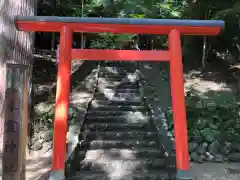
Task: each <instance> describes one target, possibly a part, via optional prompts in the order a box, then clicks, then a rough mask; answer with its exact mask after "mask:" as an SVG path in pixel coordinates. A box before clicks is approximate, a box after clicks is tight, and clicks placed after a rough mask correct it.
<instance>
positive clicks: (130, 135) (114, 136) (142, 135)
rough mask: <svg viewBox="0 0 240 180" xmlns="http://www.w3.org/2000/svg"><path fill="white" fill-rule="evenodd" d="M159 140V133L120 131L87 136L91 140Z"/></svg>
mask: <svg viewBox="0 0 240 180" xmlns="http://www.w3.org/2000/svg"><path fill="white" fill-rule="evenodd" d="M156 138H157V132H151V131H149V132H147V131H146V132H141V131H135V132H134V131H130V132H126V131H123V132H121V131H119V132H107V131H105V132H89V133H87V134H86V139H87V140H89V141H91V140H122V139H128V140H133V139H135V140H139V141H141V140H151V139H154V140H155V139H156Z"/></svg>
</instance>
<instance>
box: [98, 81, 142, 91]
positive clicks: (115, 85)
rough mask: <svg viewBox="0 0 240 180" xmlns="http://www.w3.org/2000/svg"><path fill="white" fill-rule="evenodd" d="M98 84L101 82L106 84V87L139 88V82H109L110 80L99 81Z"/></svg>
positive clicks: (103, 84) (102, 84)
mask: <svg viewBox="0 0 240 180" xmlns="http://www.w3.org/2000/svg"><path fill="white" fill-rule="evenodd" d="M98 84H101V86H104V87H105V88H110V89H114V88H122V89H139V84H137V83H134V84H132V83H119V82H117V83H109V82H98Z"/></svg>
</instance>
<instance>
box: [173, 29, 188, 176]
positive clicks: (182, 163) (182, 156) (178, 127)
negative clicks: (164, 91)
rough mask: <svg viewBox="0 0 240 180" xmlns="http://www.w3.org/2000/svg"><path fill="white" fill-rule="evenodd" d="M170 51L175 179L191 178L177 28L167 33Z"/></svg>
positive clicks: (180, 51)
mask: <svg viewBox="0 0 240 180" xmlns="http://www.w3.org/2000/svg"><path fill="white" fill-rule="evenodd" d="M168 41H169V44H168V46H169V53H170V83H171V94H172V108H173V121H174V136H175V144H176V163H177V164H176V165H177V179H191V176H190V174H189V153H188V136H187V121H186V107H185V96H184V79H183V67H182V49H181V39H180V33H179V31H178V30H176V29H173V30H171V32H170V33H169V35H168Z"/></svg>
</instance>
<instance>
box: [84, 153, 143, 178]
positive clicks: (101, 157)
mask: <svg viewBox="0 0 240 180" xmlns="http://www.w3.org/2000/svg"><path fill="white" fill-rule="evenodd" d="M126 159H128V160H133V162H131V163H127V161H125V160H126ZM134 160H136V156H135V153H134V151H133V150H129V149H120V150H119V151H117V152H114V153H111V152H110V153H108V152H107V151H104V150H91V151H87V153H86V158H85V159H84V162H90V163H92V164H94V165H96V166H99V167H100V168H101V169H102V170H104V171H105V172H106V173H107V174H108V177H109V178H110V179H112V178H114V179H123V178H124V177H125V176H127V175H131V174H133V172H134V170H135V169H136V168H137V166H139V165H140V161H134Z"/></svg>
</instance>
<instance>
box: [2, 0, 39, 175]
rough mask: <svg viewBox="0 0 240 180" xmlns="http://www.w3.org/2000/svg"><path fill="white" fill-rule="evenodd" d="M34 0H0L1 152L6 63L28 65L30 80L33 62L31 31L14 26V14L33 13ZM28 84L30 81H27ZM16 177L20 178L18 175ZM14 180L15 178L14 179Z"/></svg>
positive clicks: (34, 8)
mask: <svg viewBox="0 0 240 180" xmlns="http://www.w3.org/2000/svg"><path fill="white" fill-rule="evenodd" d="M36 3H37V2H36V0H0V17H1V18H0V77H1V81H0V133H1V134H0V152H1V153H2V152H3V131H4V129H3V128H4V122H5V121H6V120H5V116H4V104H5V90H6V86H5V84H6V64H7V63H13V64H25V65H28V66H27V67H28V71H29V73H28V76H29V77H28V78H29V82H30V81H31V73H30V71H31V70H32V62H33V53H32V51H33V37H34V36H33V35H34V34H33V33H28V32H20V31H18V30H17V29H16V28H15V23H14V16H16V15H34V13H35V10H36ZM29 84H30V83H29ZM18 179H20V178H19V177H18ZM14 180H15V179H14Z"/></svg>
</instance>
